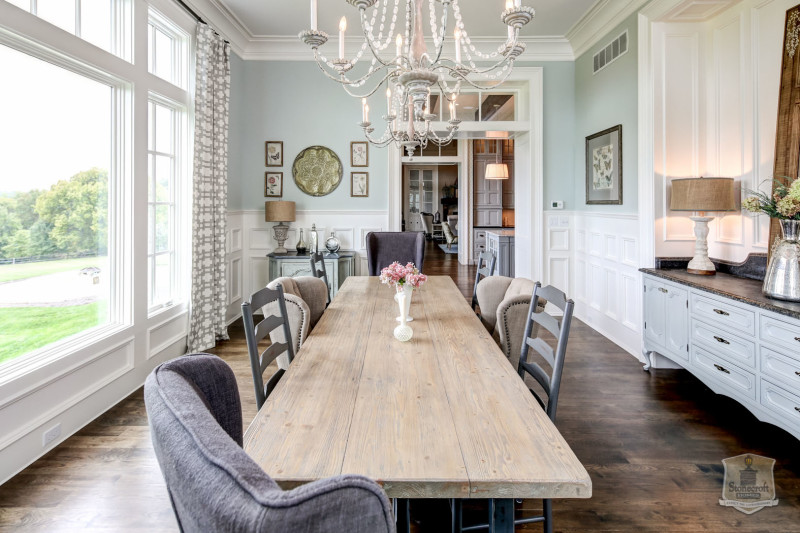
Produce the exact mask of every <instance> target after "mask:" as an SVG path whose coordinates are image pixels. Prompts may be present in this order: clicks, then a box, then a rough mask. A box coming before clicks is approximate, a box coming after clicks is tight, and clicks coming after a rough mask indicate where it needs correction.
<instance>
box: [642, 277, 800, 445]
mask: <svg viewBox="0 0 800 533" xmlns="http://www.w3.org/2000/svg"><path fill="white" fill-rule="evenodd" d="M642 273H643V276H642V277H643V291H644V336H643V348H642V351H643V354H644V356H645V361H647V364H646V365H645V369H649V367H650V365H651V364H652V358H653V354H654V353H658V354H661V355H662V356H664V357H666V358H668V359H670V360H671V361H673V362H675V363H677V364H678V365H680V366H682V367H683V368H685V369H686V370H688V371H689V372H691V373H692V374H694V375H695V376H696V377H697V378H698V379H700V381H702V382H703V383H705V384H706V385H707V386H708V387H709V388H710V389H711V390H713V391H714V392H716V393H717V394H724V395H726V396H729V397H731V398H733V399H734V400H736V401H738V402H739V403H741V404H742V405H743V406H745V407H746V408H747V409H748V410H749V411H750V412H752V413H753V414H754V415H755V416H756V417H757V418H758V419H759V420H762V421H764V422H769V423H771V424H775V425H776V426H779V427H781V428H783V429H785V430H786V431H788V432H789V433H791V434H792V435H794V436H795V437H797V438H798V439H800V304H797V303H789V302H782V301H779V300H771V299H768V298H766V297H765V296H763V295H762V294H761V282H759V281H756V280H750V279H744V278H738V277H734V276H730V275H726V274H717V275H716V276H713V277H711V276H709V277H699V276H693V275H692V274H689V273H687V272H686V271H682V270H660V269H642Z"/></svg>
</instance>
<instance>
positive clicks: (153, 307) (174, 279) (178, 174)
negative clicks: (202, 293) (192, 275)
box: [147, 92, 191, 316]
mask: <svg viewBox="0 0 800 533" xmlns="http://www.w3.org/2000/svg"><path fill="white" fill-rule="evenodd" d="M147 101H148V104H149V103H150V102H152V103H153V104H156V105H160V106H162V107H166V108H168V109H170V110H171V111H172V112H173V115H172V139H171V140H170V144H171V146H172V149H173V151H174V154H165V153H163V152H158V151H156V150H155V144H154V145H153V149H152V150H150V139H149V136H150V135H152V134H153V133H154V129H153V124H151V123H148V125H147V131H148V150H147V153H148V156H149V155H151V154H152V155H154V156H155V155H169V156H171V157H172V158H173V159H172V176H171V177H172V183H170V202H169V203H170V204H171V206H172V212H171V213H170V228H169V233H170V237H169V240H170V246H169V251H168V252H156V251H155V235H154V232H155V227H152V228H151V227H150V222H149V218H148V237H152V238H153V243H154V249H153V252H152V253H151V252H150V250H148V253H147V261H148V266H147V268H148V271H149V269H150V268H152V269H153V283H152V284H150V281H149V277H148V287H147V295H148V296H147V298H148V316H153V315H154V314H157V313H158V312H161V311H163V310H165V309H167V308H170V307H172V306H174V305H176V303H181V302H182V301H183V300H185V298H186V296H187V295H188V290H187V287H186V284H185V283H181V280H182V279H185V276H182V275H181V274H183V273H185V272H186V269H187V266H188V264H189V257H190V247H189V246H188V244H189V243H190V235H189V227H190V225H189V223H188V220H189V215H190V209H189V207H190V205H191V202H190V201H189V192H190V187H189V182H190V180H189V165H188V164H187V163H188V160H189V152H188V146H189V143H188V140H187V138H188V125H189V112H188V110H187V109H186V106H184V105H182V104H181V103H179V102H176V101H174V100H172V99H170V98H166V97H164V96H161V95H159V94H157V93H154V92H150V93H149V94H148V98H147ZM148 108H149V105H148ZM148 117H149V110H148ZM149 165H150V163H148V166H149ZM153 165H155V158H153ZM150 173H153V174H152V175H150ZM150 179H155V168H154V166H149V168H148V180H150ZM149 185H150V184H149V183H148V186H149ZM160 203H163V202H155V201H153V202H151V201H150V199H149V198H148V201H147V206H148V212H149V208H150V206H151V205H158V204H160ZM165 253H169V254H171V255H172V261H171V262H170V265H171V271H170V289H171V291H170V298H169V299H168V300H167V301H166V302H161V303H156V304H153V303H152V299H153V295H154V292H155V264H154V261H155V259H156V257H157V256H158V255H163V254H165Z"/></svg>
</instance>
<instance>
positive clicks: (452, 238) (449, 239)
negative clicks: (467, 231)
mask: <svg viewBox="0 0 800 533" xmlns="http://www.w3.org/2000/svg"><path fill="white" fill-rule="evenodd" d="M442 233H443V234H444V241H445V242H446V243H447V249H448V250H449V249H450V247H451V246H453V245H454V244H458V235H455V234H454V233H453V228H452V227H451V226H450V223H449V222H442Z"/></svg>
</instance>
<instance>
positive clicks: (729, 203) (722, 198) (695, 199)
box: [669, 178, 736, 211]
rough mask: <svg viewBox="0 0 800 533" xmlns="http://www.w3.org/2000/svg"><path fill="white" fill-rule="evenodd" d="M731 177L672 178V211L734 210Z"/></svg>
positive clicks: (734, 201) (734, 200)
mask: <svg viewBox="0 0 800 533" xmlns="http://www.w3.org/2000/svg"><path fill="white" fill-rule="evenodd" d="M733 183H734V182H733V178H686V179H674V180H672V199H671V200H670V203H669V208H670V209H671V210H672V211H735V210H736V198H734V195H733V194H734V187H733Z"/></svg>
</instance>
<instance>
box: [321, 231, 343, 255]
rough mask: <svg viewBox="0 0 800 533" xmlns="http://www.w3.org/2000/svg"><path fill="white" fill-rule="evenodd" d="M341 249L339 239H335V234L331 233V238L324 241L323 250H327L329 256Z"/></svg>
mask: <svg viewBox="0 0 800 533" xmlns="http://www.w3.org/2000/svg"><path fill="white" fill-rule="evenodd" d="M340 247H341V243H339V239H337V238H336V232H333V231H332V232H331V236H330V237H328V240H327V241H325V248H327V249H328V253H329V254H335V253H336V252H338V251H339V248H340Z"/></svg>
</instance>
